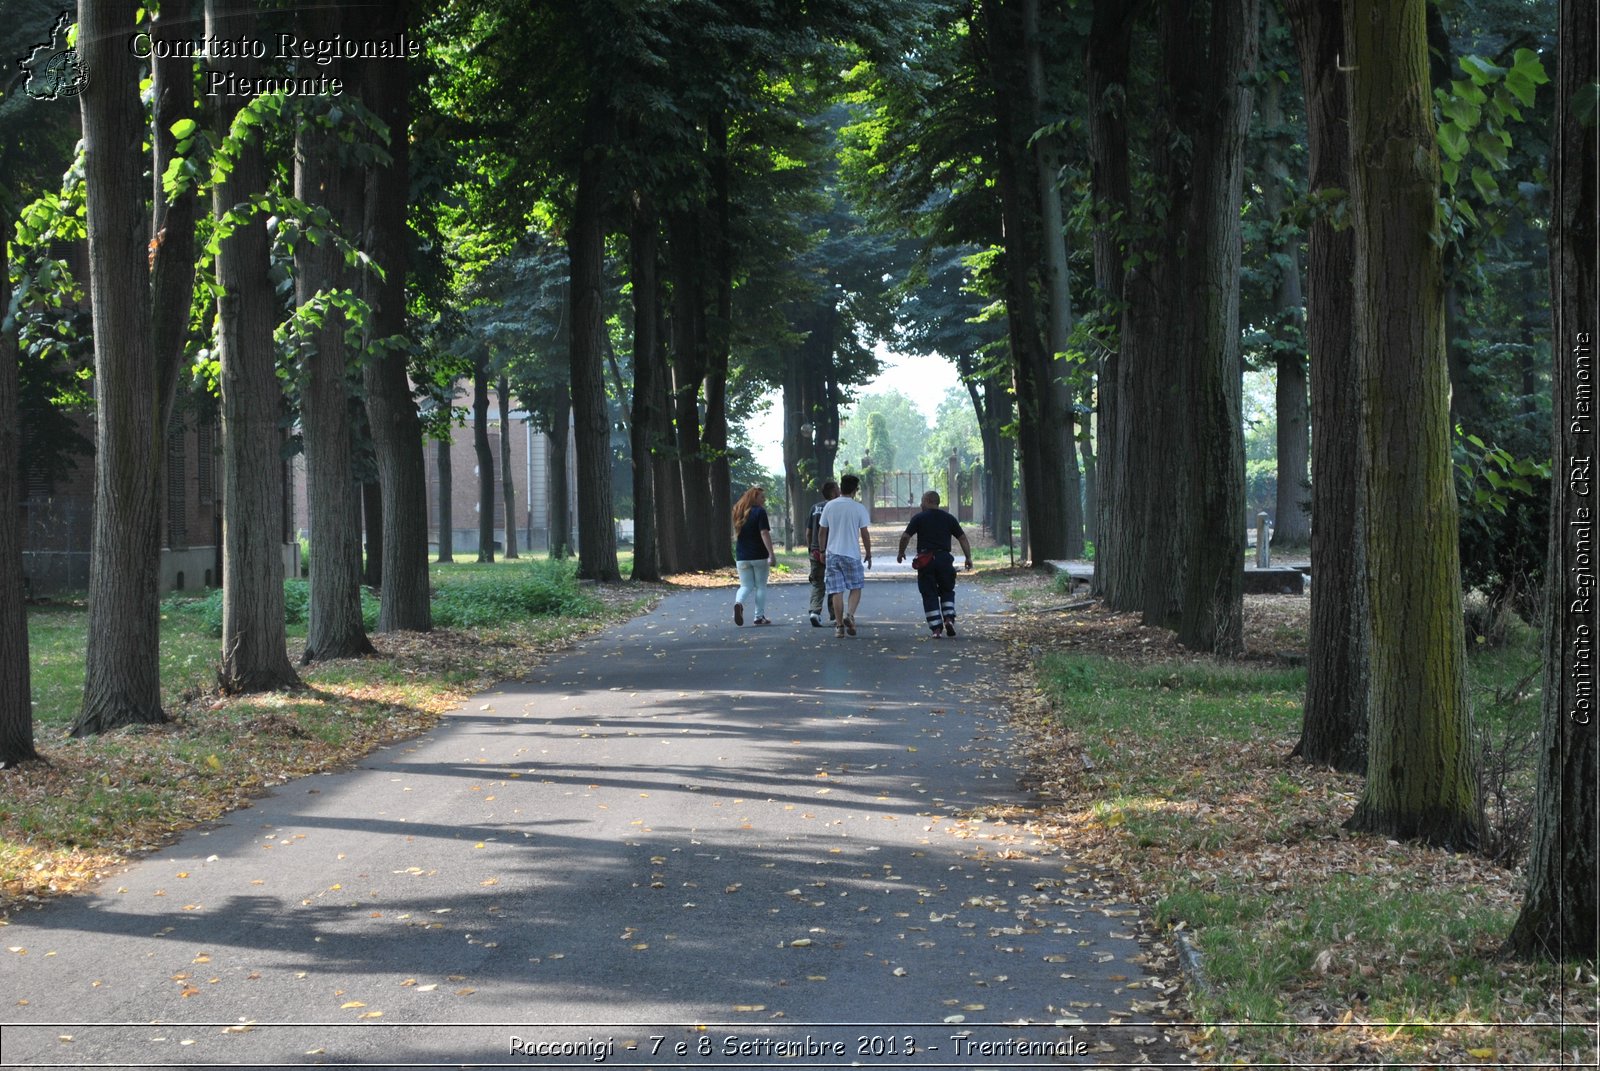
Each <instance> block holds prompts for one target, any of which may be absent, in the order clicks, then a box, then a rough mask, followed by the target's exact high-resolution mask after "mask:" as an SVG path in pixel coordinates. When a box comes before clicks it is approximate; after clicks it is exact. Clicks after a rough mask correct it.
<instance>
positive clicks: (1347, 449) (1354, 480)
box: [1286, 0, 1371, 773]
mask: <svg viewBox="0 0 1600 1071" xmlns="http://www.w3.org/2000/svg"><path fill="white" fill-rule="evenodd" d="M1286 6H1287V10H1288V13H1289V21H1290V25H1291V27H1292V28H1293V30H1294V36H1295V44H1296V48H1297V50H1298V52H1299V55H1300V72H1301V78H1302V81H1303V84H1304V89H1305V99H1306V115H1307V124H1308V135H1309V136H1308V147H1309V167H1310V182H1309V186H1310V195H1311V196H1312V197H1313V198H1317V199H1318V200H1319V201H1321V202H1324V203H1325V204H1326V202H1327V201H1328V199H1329V198H1332V197H1343V196H1345V195H1346V193H1347V191H1348V190H1349V189H1350V139H1349V115H1350V109H1349V102H1348V97H1347V89H1346V75H1345V73H1344V72H1342V71H1340V70H1339V67H1340V64H1341V57H1342V56H1343V53H1344V21H1343V15H1342V14H1341V12H1340V9H1339V5H1338V4H1335V3H1328V2H1326V0H1288V3H1287V5H1286ZM1308 255H1309V257H1310V261H1309V264H1308V272H1307V283H1308V292H1307V298H1308V301H1307V306H1306V341H1307V344H1308V346H1309V348H1310V353H1311V421H1312V426H1313V427H1314V428H1315V429H1316V442H1315V443H1314V445H1313V449H1312V451H1311V472H1312V479H1311V516H1312V521H1313V523H1312V526H1311V575H1312V577H1313V579H1314V582H1313V584H1312V585H1311V633H1310V640H1309V642H1308V644H1307V651H1308V658H1307V665H1306V703H1305V713H1304V718H1303V722H1302V726H1301V732H1300V741H1299V743H1298V744H1296V745H1295V751H1296V753H1297V754H1299V755H1300V756H1301V757H1302V758H1304V759H1305V760H1306V761H1307V762H1308V763H1312V764H1315V765H1318V766H1331V767H1333V768H1334V769H1336V770H1340V771H1342V772H1344V773H1363V772H1365V770H1366V768H1367V702H1368V694H1367V693H1368V680H1367V674H1368V672H1369V667H1368V651H1369V649H1370V646H1371V638H1370V625H1369V621H1368V612H1367V595H1366V590H1367V589H1366V581H1365V579H1364V577H1365V573H1366V550H1365V535H1364V534H1363V532H1362V523H1361V518H1362V511H1363V510H1364V509H1365V503H1366V496H1365V494H1364V492H1363V491H1362V489H1361V487H1362V485H1361V477H1360V472H1361V456H1362V451H1361V410H1360V395H1361V392H1360V386H1359V377H1358V369H1357V361H1356V357H1357V355H1356V351H1355V340H1354V335H1353V320H1354V318H1355V291H1354V285H1353V281H1352V278H1351V273H1352V272H1353V270H1354V265H1355V233H1354V232H1353V231H1352V230H1351V229H1350V228H1349V227H1336V226H1335V225H1334V217H1333V214H1332V211H1331V206H1326V207H1325V209H1324V210H1323V211H1320V212H1318V213H1317V214H1316V215H1315V216H1314V217H1313V219H1312V222H1311V228H1310V233H1309V235H1308Z"/></svg>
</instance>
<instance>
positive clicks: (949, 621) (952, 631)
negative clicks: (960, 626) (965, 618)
mask: <svg viewBox="0 0 1600 1071" xmlns="http://www.w3.org/2000/svg"><path fill="white" fill-rule="evenodd" d="M944 630H945V633H946V634H947V635H949V636H950V638H951V639H954V638H955V635H956V619H955V618H953V617H947V618H945V619H944Z"/></svg>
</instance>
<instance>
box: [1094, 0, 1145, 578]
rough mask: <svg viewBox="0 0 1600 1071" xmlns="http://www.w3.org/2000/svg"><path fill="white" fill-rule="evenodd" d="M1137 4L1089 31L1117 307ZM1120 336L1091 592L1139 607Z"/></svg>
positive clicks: (1106, 407)
mask: <svg viewBox="0 0 1600 1071" xmlns="http://www.w3.org/2000/svg"><path fill="white" fill-rule="evenodd" d="M1137 6H1138V5H1134V4H1128V3H1126V2H1125V0H1095V4H1094V16H1093V23H1092V25H1091V28H1090V33H1089V47H1088V55H1087V57H1086V66H1087V69H1088V94H1089V160H1090V187H1091V193H1092V195H1093V197H1094V221H1095V223H1094V276H1095V280H1094V281H1095V289H1096V290H1097V291H1099V295H1100V304H1101V307H1102V308H1104V309H1108V310H1114V309H1116V308H1117V307H1118V306H1119V305H1120V303H1121V301H1122V281H1123V276H1124V274H1125V271H1124V268H1123V261H1124V258H1125V257H1126V255H1127V252H1126V247H1127V242H1126V239H1125V238H1124V237H1123V223H1122V220H1124V219H1127V218H1129V212H1130V211H1131V209H1132V205H1133V195H1132V192H1131V188H1130V185H1129V178H1128V114H1127V107H1128V99H1127V94H1128V68H1129V51H1130V48H1131V44H1132V40H1133V21H1134V12H1135V10H1136V8H1137ZM1120 348H1121V347H1120V342H1119V341H1113V342H1112V344H1111V345H1110V347H1109V348H1108V349H1106V350H1105V351H1104V352H1103V353H1102V354H1101V355H1100V361H1099V368H1098V375H1097V377H1096V378H1097V383H1098V390H1097V392H1096V399H1097V403H1098V404H1097V406H1096V420H1095V435H1096V438H1097V440H1098V443H1099V449H1098V451H1097V454H1098V463H1097V474H1096V477H1097V478H1096V480H1095V510H1094V514H1093V516H1094V535H1093V536H1092V537H1091V538H1093V540H1094V590H1095V593H1096V594H1098V595H1100V596H1101V597H1102V598H1104V599H1105V600H1106V603H1107V605H1115V606H1121V607H1124V608H1127V607H1132V606H1137V605H1138V604H1139V595H1138V593H1137V591H1132V592H1130V591H1129V590H1128V589H1129V586H1130V585H1131V583H1132V582H1133V580H1134V579H1135V578H1136V577H1137V576H1138V572H1139V570H1138V563H1137V562H1136V561H1135V560H1134V555H1135V554H1136V553H1137V552H1136V551H1135V550H1134V549H1133V547H1134V546H1135V543H1133V542H1131V540H1132V539H1133V537H1134V536H1135V534H1136V533H1137V531H1138V526H1137V524H1136V522H1135V521H1134V519H1133V518H1132V517H1131V516H1130V506H1131V500H1130V497H1129V496H1130V489H1129V481H1130V479H1131V474H1130V472H1129V469H1128V465H1127V461H1126V459H1125V458H1124V457H1122V456H1121V455H1120V453H1119V451H1120V450H1125V449H1126V448H1127V436H1126V434H1125V433H1124V432H1123V431H1122V430H1121V423H1122V421H1123V419H1124V418H1123V413H1124V412H1125V411H1126V409H1127V406H1126V404H1125V403H1124V400H1123V398H1122V395H1121V392H1120V389H1119V386H1118V384H1119V383H1120V382H1121V369H1120V361H1121V359H1120V356H1119V352H1118V351H1119V350H1120Z"/></svg>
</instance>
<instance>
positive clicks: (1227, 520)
mask: <svg viewBox="0 0 1600 1071" xmlns="http://www.w3.org/2000/svg"><path fill="white" fill-rule="evenodd" d="M1258 17H1259V11H1258V3H1257V0H1213V3H1212V4H1211V12H1210V20H1209V26H1206V25H1205V24H1204V23H1200V24H1191V25H1193V28H1194V30H1195V32H1196V35H1197V36H1196V39H1198V35H1199V34H1200V33H1201V32H1204V33H1206V34H1207V35H1208V36H1209V46H1208V55H1207V60H1206V70H1207V76H1208V81H1209V84H1208V85H1207V86H1206V88H1205V90H1204V94H1205V100H1206V101H1207V102H1208V107H1207V108H1206V109H1205V110H1204V111H1203V112H1201V113H1200V115H1199V117H1198V122H1197V124H1196V131H1197V133H1196V136H1195V138H1194V156H1195V165H1194V166H1195V173H1194V190H1195V192H1194V199H1193V200H1192V201H1191V202H1190V208H1191V215H1190V223H1189V226H1188V233H1187V236H1186V238H1187V252H1186V256H1185V258H1184V276H1185V280H1186V284H1185V286H1184V292H1185V295H1186V296H1187V299H1188V300H1187V302H1186V303H1185V306H1184V308H1185V318H1184V355H1185V359H1186V360H1187V363H1188V383H1189V407H1190V416H1191V419H1190V422H1189V430H1190V436H1191V437H1190V439H1189V449H1188V450H1187V451H1185V459H1186V461H1187V468H1188V479H1187V481H1186V484H1187V487H1188V492H1189V493H1188V495H1187V496H1186V497H1187V504H1186V507H1185V508H1186V509H1187V512H1188V523H1187V524H1186V525H1185V529H1186V531H1187V535H1188V540H1187V546H1188V553H1187V555H1186V562H1185V564H1186V569H1185V571H1184V589H1183V610H1182V613H1181V615H1180V617H1179V620H1178V642H1179V643H1181V644H1183V645H1184V646H1186V647H1192V648H1196V649H1199V650H1203V651H1210V652H1212V653H1214V654H1224V655H1231V654H1237V653H1238V652H1239V651H1241V650H1243V648H1244V556H1243V554H1242V553H1241V551H1242V550H1243V548H1244V428H1243V424H1242V417H1241V412H1240V411H1241V408H1242V393H1243V385H1242V382H1241V379H1240V375H1241V366H1240V361H1239V259H1240V226H1239V216H1240V204H1241V201H1242V198H1243V189H1242V182H1243V176H1244V146H1245V134H1246V131H1247V130H1248V128H1249V125H1250V98H1251V91H1250V89H1249V82H1250V79H1251V78H1252V77H1253V76H1254V74H1255V69H1256V59H1257V56H1258V54H1259V41H1258V34H1257V25H1258Z"/></svg>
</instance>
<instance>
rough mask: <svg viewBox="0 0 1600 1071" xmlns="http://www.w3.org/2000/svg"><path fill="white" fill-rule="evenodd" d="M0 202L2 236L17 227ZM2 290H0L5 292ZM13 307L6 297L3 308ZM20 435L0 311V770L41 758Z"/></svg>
mask: <svg viewBox="0 0 1600 1071" xmlns="http://www.w3.org/2000/svg"><path fill="white" fill-rule="evenodd" d="M8 208H9V205H8V203H7V202H6V201H5V200H4V199H3V198H0V235H8V234H11V233H12V230H11V228H12V227H13V226H14V225H15V224H14V221H13V220H12V219H11V216H10V213H9V212H8V211H7V209H8ZM3 292H4V291H0V293H3ZM10 304H11V301H10V294H9V293H7V294H6V305H7V307H8V308H9V306H10ZM21 451H22V434H21V414H20V412H19V411H18V385H17V323H16V319H15V317H14V316H12V315H11V314H10V313H9V312H0V770H9V769H11V768H12V767H15V766H20V765H21V764H22V763H25V762H32V761H34V760H36V759H38V758H39V753H38V751H37V750H35V749H34V746H33V685H32V676H31V674H32V667H31V665H30V664H29V661H28V605H27V600H26V597H25V594H24V592H25V585H24V583H23V572H22V477H21V472H22V457H21Z"/></svg>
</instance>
